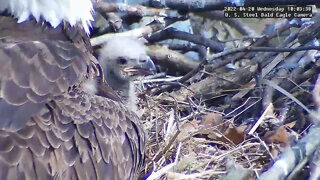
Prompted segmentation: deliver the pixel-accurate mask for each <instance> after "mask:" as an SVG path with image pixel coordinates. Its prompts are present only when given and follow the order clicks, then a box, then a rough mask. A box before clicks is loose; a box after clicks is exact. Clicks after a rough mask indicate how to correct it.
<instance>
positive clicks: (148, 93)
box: [91, 2, 320, 179]
mask: <svg viewBox="0 0 320 180" xmlns="http://www.w3.org/2000/svg"><path fill="white" fill-rule="evenodd" d="M177 3H178V2H177ZM181 3H183V2H181ZM97 7H98V8H100V9H99V12H104V13H105V11H108V13H105V15H104V18H105V19H106V20H107V21H108V20H109V21H108V22H109V24H110V23H111V24H112V23H114V24H113V27H119V26H121V23H128V17H131V16H133V15H134V17H135V18H138V19H140V20H141V19H143V18H146V17H150V16H153V17H157V18H159V19H160V17H163V16H164V15H165V17H166V19H165V23H164V22H162V21H160V20H159V19H157V18H155V19H157V20H156V21H153V22H152V23H150V24H148V25H146V26H138V27H137V28H133V29H132V30H129V31H126V32H121V33H115V34H110V33H107V34H105V35H102V36H100V35H97V36H96V37H94V38H92V39H91V40H92V41H91V42H92V43H93V44H94V45H97V46H98V44H99V42H101V41H103V40H105V39H108V38H110V37H111V36H114V35H120V36H122V35H124V36H126V35H129V36H130V35H131V36H132V35H134V36H137V37H144V38H145V39H146V41H147V42H148V44H147V45H148V54H149V56H150V57H151V58H152V59H153V60H154V61H155V63H156V64H157V65H158V74H157V75H155V76H153V77H148V78H146V79H144V80H142V81H141V82H139V84H142V85H143V88H141V92H140V96H139V97H140V103H139V108H140V112H139V114H141V121H142V123H143V125H144V128H145V131H146V134H147V152H146V156H147V158H146V161H147V162H146V166H145V170H144V172H142V174H143V175H142V176H144V177H145V178H148V179H218V178H221V179H255V178H261V179H270V178H276V179H277V178H280V179H283V178H293V177H299V178H300V179H301V178H308V177H310V178H312V177H318V176H317V174H319V173H318V172H317V168H318V165H317V164H318V163H317V162H318V161H319V158H318V149H319V148H318V147H319V145H320V138H319V137H320V130H319V128H320V126H319V117H320V116H319V107H320V78H319V72H320V62H319V55H318V51H319V50H320V48H319V42H318V39H319V37H320V34H319V33H320V15H319V14H315V15H314V17H313V18H312V19H308V20H302V19H271V20H270V19H269V20H263V21H260V20H255V21H254V22H252V21H251V20H249V21H247V22H243V21H241V20H239V19H237V20H235V19H233V20H230V19H229V20H226V19H221V18H220V19H214V18H213V17H217V16H213V15H214V13H216V12H210V11H209V12H208V11H207V9H206V10H205V11H203V12H202V11H199V10H197V11H196V12H194V13H193V14H191V13H187V15H186V14H182V15H181V12H180V13H179V11H176V10H174V9H161V8H158V9H154V8H151V7H145V6H129V5H126V6H121V8H117V6H116V4H112V6H108V8H109V9H104V8H103V7H104V6H102V5H101V6H97ZM119 11H121V13H122V16H119V17H117V18H118V19H122V21H121V22H120V25H119V21H111V20H112V19H113V20H114V18H115V16H114V15H115V14H111V13H110V12H119ZM191 11H192V9H191ZM215 15H217V14H215ZM110 19H111V20H110ZM131 20H132V19H131ZM182 20H189V21H190V22H191V26H192V29H193V32H194V33H193V34H192V33H187V32H183V31H180V30H177V29H174V28H170V27H169V28H166V27H168V26H169V25H170V24H173V23H175V22H177V21H182ZM115 22H117V23H115ZM213 27H215V28H213ZM109 28H110V27H109ZM258 28H260V30H257V29H258ZM106 29H108V28H106ZM109 30H110V29H109ZM208 32H210V33H211V36H210V37H206V36H205V33H208ZM146 35H147V36H146ZM171 39H179V40H183V41H184V42H186V43H182V44H173V43H171V41H168V40H171ZM217 39H219V40H217ZM164 40H166V41H164ZM191 51H192V52H195V53H196V54H197V56H189V55H186V53H188V52H191Z"/></svg>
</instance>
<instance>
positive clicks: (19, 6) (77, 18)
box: [0, 0, 93, 34]
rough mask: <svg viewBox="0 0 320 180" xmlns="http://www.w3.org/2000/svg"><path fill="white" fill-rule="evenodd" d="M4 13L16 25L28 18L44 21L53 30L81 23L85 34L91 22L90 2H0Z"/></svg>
mask: <svg viewBox="0 0 320 180" xmlns="http://www.w3.org/2000/svg"><path fill="white" fill-rule="evenodd" d="M5 11H7V12H8V13H10V14H11V15H13V16H14V17H15V18H17V19H18V23H22V22H24V21H26V20H28V19H29V18H34V19H35V20H36V21H37V22H39V21H41V20H44V21H45V22H47V23H49V24H50V25H51V26H52V27H54V28H55V27H57V26H58V25H59V24H61V23H62V22H66V23H68V24H70V26H75V25H76V24H77V23H81V25H82V27H83V29H84V30H85V31H86V33H87V34H89V32H90V30H89V28H90V27H91V21H92V20H93V17H92V11H93V7H92V2H91V0H1V2H0V12H5Z"/></svg>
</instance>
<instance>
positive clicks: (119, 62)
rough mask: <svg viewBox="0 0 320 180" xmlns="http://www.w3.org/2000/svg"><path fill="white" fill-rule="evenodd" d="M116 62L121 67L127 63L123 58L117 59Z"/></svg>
mask: <svg viewBox="0 0 320 180" xmlns="http://www.w3.org/2000/svg"><path fill="white" fill-rule="evenodd" d="M117 61H118V64H122V65H125V64H127V63H128V61H127V60H126V59H125V58H123V57H120V58H118V60H117Z"/></svg>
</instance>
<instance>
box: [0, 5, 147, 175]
mask: <svg viewBox="0 0 320 180" xmlns="http://www.w3.org/2000/svg"><path fill="white" fill-rule="evenodd" d="M0 12H1V16H0V177H1V179H19V180H20V179H41V180H43V179H112V180H114V179H136V178H137V176H138V173H139V171H140V169H141V167H142V166H143V162H144V148H145V139H144V133H143V130H142V129H141V127H140V125H139V122H138V119H137V116H136V115H135V114H134V113H132V112H131V111H129V110H127V108H126V107H125V106H124V105H122V104H121V103H120V102H119V101H118V100H119V99H118V98H117V96H116V95H115V94H114V93H113V92H112V91H111V89H110V88H109V87H108V86H107V85H106V84H105V83H104V79H103V76H102V72H101V68H100V66H99V64H98V63H97V60H96V59H95V58H94V57H93V56H92V54H91V53H92V51H91V46H90V43H89V39H88V34H89V28H90V21H91V20H92V15H91V13H92V4H91V1H90V0H1V3H0Z"/></svg>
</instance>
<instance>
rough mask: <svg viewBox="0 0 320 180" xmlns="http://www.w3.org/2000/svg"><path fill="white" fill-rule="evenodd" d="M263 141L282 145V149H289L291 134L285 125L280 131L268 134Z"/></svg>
mask: <svg viewBox="0 0 320 180" xmlns="http://www.w3.org/2000/svg"><path fill="white" fill-rule="evenodd" d="M263 139H264V140H265V141H266V142H267V143H276V144H280V145H281V147H287V146H289V145H290V142H289V133H288V131H287V130H286V127H285V125H282V126H280V127H279V128H278V129H276V130H274V131H270V132H267V133H266V134H265V135H264V137H263Z"/></svg>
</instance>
